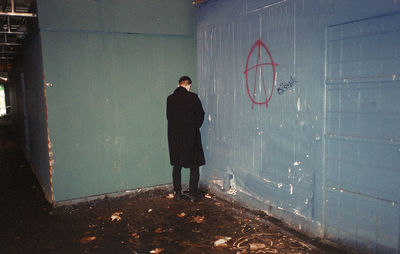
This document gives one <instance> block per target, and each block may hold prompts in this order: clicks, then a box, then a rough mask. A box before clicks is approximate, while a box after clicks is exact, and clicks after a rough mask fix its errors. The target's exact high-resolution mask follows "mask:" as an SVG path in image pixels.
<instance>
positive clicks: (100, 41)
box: [39, 1, 197, 202]
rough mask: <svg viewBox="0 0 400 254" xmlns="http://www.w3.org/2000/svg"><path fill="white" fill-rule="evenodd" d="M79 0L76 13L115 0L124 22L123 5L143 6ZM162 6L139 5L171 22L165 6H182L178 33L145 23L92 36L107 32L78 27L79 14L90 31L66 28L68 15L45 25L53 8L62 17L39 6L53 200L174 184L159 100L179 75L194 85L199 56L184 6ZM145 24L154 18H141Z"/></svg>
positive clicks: (44, 4)
mask: <svg viewBox="0 0 400 254" xmlns="http://www.w3.org/2000/svg"><path fill="white" fill-rule="evenodd" d="M70 2H71V3H72V2H73V1H62V3H63V4H66V3H70ZM80 2H81V1H80ZM82 2H83V3H82V4H81V5H80V7H82V6H85V4H88V3H90V4H95V3H96V4H99V5H101V4H105V2H107V3H108V4H110V3H111V2H113V3H115V6H117V7H118V4H117V2H120V5H119V7H118V8H119V10H120V11H121V12H120V13H121V15H122V16H123V15H124V11H125V9H126V8H127V6H126V5H127V4H128V2H129V4H128V5H129V6H131V7H132V6H134V3H136V5H137V8H139V9H140V8H144V7H145V4H144V1H96V2H93V1H82ZM158 2H160V3H158ZM161 2H162V4H161ZM166 2H168V1H149V2H148V6H147V4H146V6H147V7H148V8H150V7H151V8H153V9H154V11H153V12H154V13H155V15H156V14H157V15H161V14H162V15H161V16H160V17H164V16H165V15H167V16H169V17H171V19H174V17H175V15H173V14H171V11H172V9H173V10H174V11H176V10H178V11H179V12H182V11H183V10H182V8H183V9H185V8H186V9H187V10H186V11H185V13H186V14H184V15H189V16H185V18H184V20H181V21H179V22H180V23H182V26H181V28H182V29H183V30H184V31H183V32H182V31H178V30H179V29H181V28H178V27H179V26H176V29H177V30H176V31H175V30H174V31H172V30H171V29H170V28H169V27H168V25H166V26H164V27H163V26H158V27H157V29H159V30H152V29H151V28H149V27H146V26H144V25H143V26H140V28H141V29H144V30H143V31H139V33H126V32H119V31H113V32H109V31H98V29H104V30H107V29H105V28H104V27H97V25H95V24H94V23H85V22H86V21H85V20H82V17H76V18H77V19H80V21H82V22H83V23H82V24H86V25H88V27H78V26H77V27H68V26H69V25H70V24H69V22H68V19H66V20H63V21H62V23H57V22H59V21H56V20H53V19H48V15H50V16H51V15H55V14H54V13H51V12H55V13H59V14H60V15H64V14H62V13H61V7H60V6H58V5H57V4H55V3H53V2H52V1H43V2H40V4H39V14H42V15H39V20H40V26H41V37H42V50H43V66H44V73H45V82H47V83H51V84H52V86H51V87H47V89H46V93H47V104H48V121H49V133H50V134H49V135H50V140H51V143H52V156H53V158H52V159H53V160H54V164H53V169H54V172H53V186H54V197H55V201H56V202H57V201H62V200H68V199H74V198H80V197H85V196H91V195H98V194H103V193H109V192H115V191H122V190H126V189H134V188H141V187H148V186H155V185H160V184H168V183H171V182H172V177H171V174H172V169H171V166H170V165H169V155H168V145H167V135H166V134H167V120H166V114H165V110H166V109H165V106H166V104H165V103H166V98H167V96H168V95H169V94H170V93H172V92H173V90H174V89H175V88H176V86H177V81H178V78H179V76H181V75H184V74H186V75H189V76H191V77H192V78H193V80H194V81H195V82H194V90H196V89H197V88H196V80H197V76H196V69H197V65H196V61H197V60H196V39H195V36H194V34H190V33H192V32H194V28H193V26H194V23H193V17H194V12H191V10H192V6H191V3H190V2H186V3H185V4H183V1H176V2H175V1H174V2H173V4H172V3H171V6H170V7H169V8H170V9H168V8H167V7H166V6H164V4H166ZM169 2H171V1H169ZM146 3H147V1H146ZM55 5H57V6H55ZM60 5H61V4H60ZM136 5H135V6H136ZM177 5H178V6H180V7H179V8H178V7H177ZM182 5H183V6H182ZM75 6H79V4H77V3H76V4H75ZM52 7H54V8H55V9H49V8H52ZM56 7H57V8H60V9H57V8H56ZM147 7H146V8H147ZM85 8H86V7H85ZM92 8H93V6H92V7H91V8H90V10H92ZM129 8H130V7H129ZM132 8H133V7H132ZM163 9H164V10H165V12H162V11H163ZM105 10H107V8H105V9H103V11H105ZM63 11H64V12H65V10H63ZM71 11H72V10H71ZM108 11H109V14H110V15H109V17H108V18H109V19H111V20H112V19H119V18H121V17H116V16H117V14H114V12H117V9H112V10H108ZM64 12H63V13H64ZM188 12H189V13H192V14H193V16H190V14H188ZM78 14H79V12H78V13H77V14H74V15H78ZM68 15H69V14H68ZM88 15H89V16H90V15H92V14H90V13H89V14H88ZM93 15H95V14H93ZM98 15H100V14H98ZM163 15H164V16H163ZM98 18H101V17H98ZM143 18H144V19H145V18H146V17H143ZM180 18H182V16H181V17H180ZM44 20H45V22H44ZM46 20H47V21H46ZM76 22H78V21H76ZM90 22H91V21H90ZM107 22H109V20H108V21H107ZM118 22H119V21H118ZM127 22H128V23H129V22H131V24H132V25H137V24H136V23H134V21H132V20H129V21H127ZM132 22H133V23H132ZM142 22H144V23H145V21H144V20H143V21H142ZM128 23H127V24H128ZM147 23H148V24H147V25H148V26H151V24H153V25H154V24H156V23H157V22H156V21H153V20H152V17H147ZM64 25H65V26H64ZM185 26H191V28H190V29H186V28H184V27H185ZM70 29H72V30H70ZM174 29H175V28H174ZM185 29H186V30H185ZM84 30H85V31H84ZM86 30H87V31H86ZM89 30H90V31H89ZM142 32H143V33H142ZM179 33H181V34H179ZM183 171H184V172H183V173H184V174H183V178H184V179H186V180H187V177H188V174H187V172H186V171H185V170H183Z"/></svg>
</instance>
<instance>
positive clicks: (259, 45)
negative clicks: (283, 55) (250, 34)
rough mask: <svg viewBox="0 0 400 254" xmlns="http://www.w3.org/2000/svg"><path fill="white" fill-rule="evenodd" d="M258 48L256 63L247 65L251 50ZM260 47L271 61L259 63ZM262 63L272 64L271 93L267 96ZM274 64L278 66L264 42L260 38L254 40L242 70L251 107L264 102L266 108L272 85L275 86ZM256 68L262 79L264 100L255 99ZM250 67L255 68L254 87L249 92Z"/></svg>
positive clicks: (272, 89)
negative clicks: (251, 91)
mask: <svg viewBox="0 0 400 254" xmlns="http://www.w3.org/2000/svg"><path fill="white" fill-rule="evenodd" d="M256 48H257V49H258V55H257V63H256V65H254V66H251V67H249V60H250V57H251V55H252V54H253V51H254V50H255V49H256ZM261 48H263V49H264V50H265V51H266V52H267V54H268V56H269V59H270V61H271V62H269V63H261V61H260V60H261V59H260V58H261ZM264 65H270V66H272V88H271V94H270V95H269V96H268V95H267V89H266V88H265V80H264V75H263V73H262V72H263V70H262V67H263V66H264ZM275 66H278V64H277V63H275V62H274V59H273V58H272V55H271V53H270V52H269V50H268V48H267V46H265V44H264V42H262V41H261V40H258V41H256V42H255V43H254V44H253V46H252V47H251V49H250V52H249V55H248V56H247V61H246V70H245V71H244V74H245V75H246V89H247V94H248V95H249V97H250V100H251V102H252V104H251V109H253V107H254V104H256V105H263V104H265V106H266V107H267V108H268V103H269V101H270V100H271V97H272V93H273V91H274V86H275V81H276V71H275ZM258 68H260V77H261V79H262V85H263V88H264V94H265V101H256V99H255V92H256V86H257V72H258ZM252 69H255V75H254V88H253V93H252V94H251V93H250V89H249V76H248V72H249V71H250V70H252Z"/></svg>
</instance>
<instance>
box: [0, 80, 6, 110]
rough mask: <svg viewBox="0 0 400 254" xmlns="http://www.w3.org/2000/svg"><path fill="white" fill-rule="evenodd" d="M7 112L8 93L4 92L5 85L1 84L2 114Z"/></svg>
mask: <svg viewBox="0 0 400 254" xmlns="http://www.w3.org/2000/svg"><path fill="white" fill-rule="evenodd" d="M5 114H6V94H5V92H4V85H0V116H4V115H5Z"/></svg>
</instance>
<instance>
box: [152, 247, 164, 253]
mask: <svg viewBox="0 0 400 254" xmlns="http://www.w3.org/2000/svg"><path fill="white" fill-rule="evenodd" d="M163 251H164V249H163V248H156V249H154V250H151V251H150V253H155V254H157V253H161V252H163Z"/></svg>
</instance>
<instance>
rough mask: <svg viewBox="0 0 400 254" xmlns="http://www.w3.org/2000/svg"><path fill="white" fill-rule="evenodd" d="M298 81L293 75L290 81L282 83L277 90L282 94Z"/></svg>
mask: <svg viewBox="0 0 400 254" xmlns="http://www.w3.org/2000/svg"><path fill="white" fill-rule="evenodd" d="M296 83H297V81H296V80H295V79H294V78H293V76H291V77H290V80H289V81H286V82H283V83H280V84H279V87H278V89H276V90H277V92H278V94H279V95H282V94H283V93H284V92H286V91H287V90H288V89H290V88H292V87H293V86H294V85H296Z"/></svg>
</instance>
